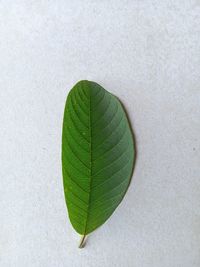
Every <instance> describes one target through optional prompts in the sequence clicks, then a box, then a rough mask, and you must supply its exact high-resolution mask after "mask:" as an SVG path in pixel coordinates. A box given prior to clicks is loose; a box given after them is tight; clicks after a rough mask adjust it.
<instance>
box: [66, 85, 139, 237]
mask: <svg viewBox="0 0 200 267" xmlns="http://www.w3.org/2000/svg"><path fill="white" fill-rule="evenodd" d="M134 159H135V150H134V140H133V136H132V133H131V129H130V126H129V123H128V119H127V117H126V114H125V112H124V110H123V107H122V105H121V103H120V102H119V100H118V99H117V98H116V97H115V96H113V95H112V94H110V93H109V92H108V91H106V90H105V89H104V88H103V87H101V86H100V85H98V84H96V83H94V82H90V81H80V82H78V83H77V84H76V85H75V86H74V87H73V88H72V90H71V91H70V93H69V95H68V97H67V101H66V106H65V111H64V119H63V133H62V169H63V184H64V189H65V198H66V204H67V208H68V213H69V218H70V221H71V223H72V225H73V227H74V229H75V230H76V231H77V232H78V233H79V234H82V235H86V234H88V233H90V232H92V231H94V230H95V229H96V228H97V227H99V226H100V225H102V224H103V223H104V222H105V221H106V220H107V219H108V218H109V217H110V216H111V214H112V213H113V212H114V210H115V209H116V208H117V206H118V205H119V203H120V202H121V200H122V199H123V197H124V195H125V193H126V190H127V188H128V185H129V183H130V179H131V174H132V170H133V165H134Z"/></svg>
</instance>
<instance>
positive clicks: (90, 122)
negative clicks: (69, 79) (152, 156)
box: [84, 88, 92, 235]
mask: <svg viewBox="0 0 200 267" xmlns="http://www.w3.org/2000/svg"><path fill="white" fill-rule="evenodd" d="M89 89H90V90H89V136H90V141H89V142H90V144H89V147H90V185H89V198H88V207H87V217H86V223H85V229H84V235H86V231H87V226H88V218H89V213H90V202H91V193H90V191H91V189H92V127H91V126H92V120H91V114H92V110H91V95H92V93H91V88H89Z"/></svg>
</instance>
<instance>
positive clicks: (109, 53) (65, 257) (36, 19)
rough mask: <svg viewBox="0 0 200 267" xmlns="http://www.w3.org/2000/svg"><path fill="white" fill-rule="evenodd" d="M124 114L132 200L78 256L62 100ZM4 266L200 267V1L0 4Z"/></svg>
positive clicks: (0, 255) (0, 250)
mask: <svg viewBox="0 0 200 267" xmlns="http://www.w3.org/2000/svg"><path fill="white" fill-rule="evenodd" d="M81 79H90V80H94V81H96V82H98V83H100V84H101V85H103V86H104V87H105V88H107V89H108V90H109V91H111V92H113V93H114V94H115V95H117V96H118V97H119V98H120V99H121V100H122V101H123V103H124V105H125V106H126V108H127V110H128V113H129V116H130V118H131V122H132V124H133V128H134V131H135V134H136V138H137V148H138V159H137V164H136V169H135V173H134V177H133V180H132V184H131V186H130V188H129V191H128V193H127V195H126V197H125V199H124V201H123V203H122V204H121V205H120V207H119V208H118V209H117V211H116V212H115V214H114V215H113V216H112V218H111V219H110V220H109V221H108V222H107V223H106V224H104V225H103V226H102V227H101V228H99V229H98V230H97V231H96V232H94V233H93V234H91V236H90V237H89V239H88V243H87V246H86V247H85V249H83V250H79V249H78V248H77V244H78V240H79V236H78V235H77V234H76V233H75V231H74V230H73V228H72V227H71V225H70V223H69V220H68V217H67V213H66V207H65V202H64V195H63V188H62V177H61V162H60V145H61V127H62V115H63V109H64V104H65V98H66V96H67V93H68V91H69V89H70V88H71V87H72V86H73V84H74V83H76V82H77V81H78V80H81ZM0 114H1V115H0V126H1V130H0V164H1V167H0V266H1V267H66V266H67V267H113V266H114V267H150V266H152V267H199V266H200V170H199V169H200V168H199V167H200V141H199V137H200V1H199V0H194V1H192V0H181V1H177V0H173V1H172V0H171V1H170V0H165V1H158V0H154V1H153V0H152V1H150V0H149V1H148V0H146V1H139V0H129V1H128V0H127V1H123V0H110V1H105V0H102V1H97V0H88V1H84V0H79V1H77V0H73V1H72V0H70V1H69V0H56V1H55V0H49V1H47V0H40V1H39V0H34V1H33V0H26V1H25V0H21V1H19V0H15V1H13V0H1V1H0Z"/></svg>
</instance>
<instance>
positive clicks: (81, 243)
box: [79, 235, 86, 248]
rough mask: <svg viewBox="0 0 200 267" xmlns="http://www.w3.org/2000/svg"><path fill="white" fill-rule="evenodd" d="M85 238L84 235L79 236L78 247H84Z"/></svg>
mask: <svg viewBox="0 0 200 267" xmlns="http://www.w3.org/2000/svg"><path fill="white" fill-rule="evenodd" d="M85 238H86V235H82V236H81V240H80V243H79V248H84V246H85Z"/></svg>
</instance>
